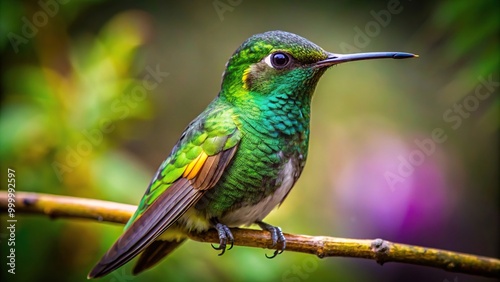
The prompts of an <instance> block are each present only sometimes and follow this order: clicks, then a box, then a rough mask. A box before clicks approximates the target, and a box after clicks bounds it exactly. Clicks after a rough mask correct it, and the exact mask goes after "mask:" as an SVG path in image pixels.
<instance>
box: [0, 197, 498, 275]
mask: <svg viewBox="0 0 500 282" xmlns="http://www.w3.org/2000/svg"><path fill="white" fill-rule="evenodd" d="M9 195H10V196H9ZM12 195H14V196H15V197H14V199H15V203H14V204H15V207H14V209H15V212H16V214H18V213H35V214H45V215H47V216H49V217H51V218H57V217H68V218H84V219H94V220H97V221H107V222H114V223H122V224H123V223H126V222H127V220H128V219H129V218H130V216H131V215H132V214H133V212H134V211H135V209H136V207H135V206H133V205H126V204H119V203H114V202H107V201H100V200H93V199H83V198H75V197H67V196H57V195H49V194H38V193H24V192H17V193H15V194H8V193H7V192H4V191H2V192H0V211H2V212H8V205H9V201H8V200H9V197H10V198H12ZM11 201H12V200H11ZM231 232H232V233H233V235H234V238H235V239H234V244H235V245H238V246H247V247H258V248H272V247H271V239H270V236H269V233H268V232H265V231H260V230H252V229H239V228H232V229H231ZM188 236H189V238H190V239H192V240H195V241H199V242H208V243H218V242H219V237H218V235H217V232H216V231H215V230H209V231H207V232H203V233H190V234H188ZM285 237H286V240H287V241H286V242H287V246H286V250H287V251H293V252H300V253H307V254H313V255H316V256H318V257H319V258H324V257H332V256H340V257H356V258H365V259H373V260H375V261H376V262H378V263H379V264H383V263H386V262H402V263H408V264H413V265H422V266H429V267H434V268H441V269H444V270H446V271H451V272H459V273H466V274H472V275H478V276H485V277H497V278H498V277H500V260H499V259H496V258H488V257H482V256H476V255H470V254H464V253H457V252H452V251H447V250H439V249H432V248H425V247H419V246H412V245H406V244H398V243H392V242H389V241H386V240H382V239H374V240H358V239H346V238H334V237H325V236H306V235H294V234H285Z"/></svg>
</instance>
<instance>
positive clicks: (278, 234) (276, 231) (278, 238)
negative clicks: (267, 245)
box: [255, 221, 286, 259]
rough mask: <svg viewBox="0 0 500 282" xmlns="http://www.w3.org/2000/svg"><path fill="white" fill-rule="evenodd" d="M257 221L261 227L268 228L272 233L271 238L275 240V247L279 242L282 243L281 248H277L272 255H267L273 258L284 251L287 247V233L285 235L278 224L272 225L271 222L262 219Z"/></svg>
mask: <svg viewBox="0 0 500 282" xmlns="http://www.w3.org/2000/svg"><path fill="white" fill-rule="evenodd" d="M255 223H256V224H257V225H259V227H260V228H262V230H267V231H269V232H270V233H271V240H272V242H273V245H272V246H273V247H275V246H276V245H277V244H278V243H281V248H277V249H276V250H275V251H274V254H273V255H272V256H268V255H266V257H267V258H269V259H272V258H274V257H276V256H277V255H279V254H281V253H283V251H284V250H285V249H286V238H285V235H283V231H281V228H279V227H277V226H272V225H271V224H267V223H265V222H262V221H257V222H255Z"/></svg>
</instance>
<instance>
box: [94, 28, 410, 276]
mask: <svg viewBox="0 0 500 282" xmlns="http://www.w3.org/2000/svg"><path fill="white" fill-rule="evenodd" d="M413 57H417V55H414V54H409V53H401V52H373V53H358V54H348V55H342V54H334V53H329V52H326V51H325V50H323V49H322V48H321V47H319V46H318V45H316V44H314V43H312V42H310V41H308V40H307V39H305V38H302V37H300V36H298V35H295V34H293V33H289V32H284V31H269V32H265V33H261V34H257V35H253V36H252V37H250V38H248V39H247V40H246V41H245V42H243V44H242V45H241V46H240V47H239V48H238V49H237V50H236V51H235V52H234V54H233V55H232V56H231V58H230V59H229V61H228V62H227V64H226V70H225V71H224V73H223V76H222V84H221V90H220V92H219V94H218V95H217V97H216V98H215V99H214V100H213V101H212V102H211V103H210V104H209V105H208V107H207V108H206V109H205V110H204V111H203V112H202V113H201V114H200V115H199V116H198V117H197V118H195V119H194V120H193V121H192V122H191V123H190V124H189V125H188V126H187V128H186V129H185V130H184V132H183V133H182V135H181V137H180V139H179V141H178V142H177V144H176V145H175V146H174V148H173V149H172V151H171V153H170V155H169V156H168V157H167V159H166V160H165V161H164V162H163V163H162V164H161V165H160V167H159V169H158V171H157V172H156V174H155V176H154V177H153V179H152V181H151V183H150V184H149V187H148V188H147V190H146V192H145V194H144V196H143V197H142V199H141V201H140V203H139V206H138V208H137V211H136V212H135V214H134V215H133V216H132V217H131V218H130V220H129V221H128V223H127V225H126V226H125V231H124V233H123V234H122V235H121V237H120V238H118V240H117V241H116V242H115V243H114V245H113V246H112V247H111V248H110V249H109V250H108V252H107V253H106V254H105V255H104V256H103V257H102V258H101V260H100V261H99V262H98V263H97V265H96V266H95V267H94V268H93V269H92V270H91V271H90V273H89V275H88V278H97V277H101V276H104V275H106V274H108V273H110V272H111V271H113V270H115V269H117V268H118V267H120V266H122V265H124V264H125V263H127V262H128V261H130V260H131V259H132V258H134V257H135V256H137V255H138V254H139V253H141V252H142V254H141V256H140V257H139V259H138V261H137V264H136V265H135V267H134V269H133V274H134V275H135V274H138V273H140V272H141V271H144V270H146V269H148V268H150V267H152V266H153V265H155V264H156V263H157V262H159V261H160V260H161V259H162V258H163V257H165V256H166V255H168V254H169V253H170V252H172V251H173V250H174V249H175V248H177V247H178V246H179V245H180V244H181V243H182V242H184V241H185V240H186V238H187V236H186V233H187V232H192V231H196V232H201V231H205V230H208V229H210V228H215V229H216V230H217V232H218V235H219V240H220V244H219V246H218V247H214V246H212V247H214V248H215V249H217V250H220V251H221V252H220V254H219V255H222V254H223V253H224V252H225V250H226V247H227V246H228V245H230V246H229V249H231V248H232V246H233V241H234V239H233V235H232V234H231V231H230V229H229V227H237V226H242V225H251V224H257V225H258V226H259V227H260V228H262V229H263V230H267V231H269V232H270V236H271V239H272V242H273V247H276V250H275V251H274V254H273V256H271V257H274V256H276V255H278V254H280V253H282V252H283V251H284V250H285V248H286V240H285V237H284V236H283V232H282V231H281V229H280V228H279V227H276V226H273V225H270V224H267V223H265V222H263V221H262V220H263V219H264V218H265V217H266V216H267V215H268V214H269V212H271V210H273V209H274V208H275V207H277V206H278V205H280V204H281V203H282V202H283V201H284V200H285V198H286V197H287V195H288V194H289V192H290V190H291V189H292V187H293V186H294V184H295V182H296V181H297V179H298V178H299V176H300V174H301V172H302V170H303V168H304V165H305V163H306V159H307V151H308V143H309V119H310V112H311V110H310V109H311V98H312V96H313V92H314V89H315V87H316V84H317V83H318V80H319V78H320V77H321V76H322V75H323V73H324V72H325V71H326V70H327V69H328V68H329V67H331V66H334V65H337V64H340V63H345V62H350V61H357V60H368V59H379V58H393V59H405V58H413Z"/></svg>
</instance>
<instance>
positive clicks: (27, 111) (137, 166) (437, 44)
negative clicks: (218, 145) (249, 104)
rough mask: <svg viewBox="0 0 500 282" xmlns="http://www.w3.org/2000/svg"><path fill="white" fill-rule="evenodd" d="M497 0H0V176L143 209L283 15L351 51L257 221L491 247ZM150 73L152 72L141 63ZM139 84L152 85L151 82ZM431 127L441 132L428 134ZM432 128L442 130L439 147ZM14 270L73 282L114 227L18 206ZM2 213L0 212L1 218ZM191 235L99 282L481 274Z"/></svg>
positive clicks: (26, 277)
mask: <svg viewBox="0 0 500 282" xmlns="http://www.w3.org/2000/svg"><path fill="white" fill-rule="evenodd" d="M499 5H500V4H499V2H498V1H495V0H491V1H476V2H473V1H465V0H458V1H456V0H455V1H452V0H446V1H395V0H391V1H266V2H264V1H245V0H215V1H214V0H209V1H208V0H207V1H189V2H188V1H186V2H181V1H178V2H172V3H166V2H163V1H147V3H146V2H139V1H102V0H91V1H60V2H57V1H55V0H47V1H43V0H42V1H40V2H38V1H15V0H3V1H1V9H0V13H1V15H0V24H1V26H0V28H1V35H2V36H1V37H0V52H1V55H2V60H1V66H2V73H1V92H2V97H1V101H2V105H1V120H0V157H1V163H2V164H1V176H2V179H1V183H2V184H1V187H2V190H3V189H6V183H7V180H6V172H7V168H14V169H15V170H16V181H17V191H33V192H43V193H53V194H60V195H70V196H79V197H89V198H97V199H104V200H110V201H116V202H124V203H130V204H137V203H138V201H139V199H140V197H141V196H142V194H143V192H144V190H145V189H146V186H147V184H148V183H149V180H150V178H151V177H152V176H153V174H154V172H155V171H156V168H157V167H158V166H159V164H160V163H161V161H162V160H163V159H164V158H165V157H166V156H167V154H168V152H170V150H171V148H172V146H173V144H174V143H175V142H176V140H177V138H178V137H179V135H180V134H181V132H182V130H183V129H184V127H185V126H186V125H187V124H188V123H189V122H190V121H191V120H192V119H193V118H194V117H195V116H196V115H197V114H198V113H200V112H201V111H202V110H203V109H204V108H205V106H206V105H207V104H208V103H209V102H210V101H211V100H212V99H213V98H214V97H215V96H216V94H217V92H218V90H219V86H220V79H221V73H222V72H223V70H224V64H225V62H226V61H227V59H228V58H229V56H230V55H231V54H232V52H233V51H234V50H235V49H236V48H237V47H238V46H239V44H241V42H243V41H244V40H245V39H246V38H247V37H249V36H250V35H252V34H255V33H260V32H263V31H267V30H275V29H282V30H286V31H290V32H294V33H297V34H299V35H302V36H304V37H306V38H308V39H310V40H312V41H314V42H316V43H317V44H319V45H320V46H322V47H323V48H325V49H326V50H329V51H332V52H338V53H346V52H366V51H406V52H414V53H417V54H419V55H420V58H419V59H412V60H404V61H395V60H378V61H364V62H355V63H349V64H343V65H340V66H337V67H334V68H332V69H331V70H329V71H328V72H327V73H326V74H325V75H324V76H323V78H322V80H321V81H320V83H319V85H318V87H317V90H316V93H315V98H314V100H313V109H312V121H311V127H312V129H311V141H310V153H309V160H308V164H307V166H306V169H305V171H304V173H303V175H302V177H301V179H300V181H299V182H298V183H297V185H296V187H295V188H294V190H293V192H292V193H291V195H290V196H289V197H288V198H287V201H286V202H285V203H284V204H283V205H282V206H281V207H280V208H279V209H278V210H276V211H274V212H273V213H272V214H271V215H270V216H269V217H268V218H267V221H268V222H270V223H273V224H276V225H279V226H281V227H282V228H283V230H285V231H286V232H290V233H298V234H309V235H325V236H338V237H352V238H377V237H381V238H384V239H388V240H391V241H396V242H401V243H408V244H416V245H423V246H428V247H437V248H443V249H449V250H454V251H460V252H467V253H473V254H478V255H485V256H492V257H497V258H498V257H499V251H498V250H499V237H500V236H499V224H498V222H499V200H498V199H499V189H498V188H499V183H498V169H499V168H498V133H499V121H500V119H499V102H500V100H499V98H498V93H499V91H498V88H499V81H500V75H499V69H498V66H499V52H498V50H499V21H500V18H499V17H498V15H499V14H500V10H499ZM153 73H155V75H153ZM144 81H146V82H147V83H148V84H147V85H148V86H150V87H148V88H150V89H146V88H145V87H144ZM433 136H434V139H432V138H433ZM438 141H439V142H438ZM17 219H18V223H17V229H16V258H17V260H16V262H17V264H16V274H15V275H14V276H13V275H10V274H8V273H6V264H5V259H6V258H5V256H6V254H7V245H6V241H5V239H6V238H7V235H8V234H7V230H6V228H5V227H2V229H1V230H0V236H1V237H0V239H1V244H0V245H1V250H2V252H1V254H2V255H1V257H0V262H1V264H0V265H1V268H0V269H1V270H2V272H1V274H0V275H1V277H2V278H1V281H85V280H86V274H87V272H88V271H89V269H90V268H91V267H92V266H93V265H94V263H96V261H97V260H98V259H99V258H100V256H101V255H102V254H103V253H104V252H105V251H106V249H107V248H108V247H109V246H110V245H111V244H112V243H113V242H114V240H115V239H116V238H117V237H118V236H119V235H120V233H121V231H122V226H120V225H114V224H103V223H97V222H94V221H85V220H67V219H57V220H51V219H49V218H46V217H43V216H36V215H21V214H18V215H17ZM1 224H2V226H5V224H6V217H5V214H2V217H1ZM216 253H217V252H215V251H214V250H212V248H211V247H210V246H209V245H208V244H201V243H197V242H187V243H186V244H184V245H183V246H182V247H180V248H179V249H178V250H177V251H176V252H175V253H174V254H173V255H171V256H170V257H168V258H167V259H166V260H165V261H163V263H161V264H160V265H159V266H157V267H156V268H154V269H153V270H151V271H148V272H145V273H144V274H142V275H140V276H137V277H134V276H131V275H130V272H131V268H132V264H131V263H129V264H127V265H126V266H125V267H123V268H121V269H119V270H118V271H116V272H114V273H113V274H110V275H109V276H107V277H105V278H103V279H102V280H103V281H115V282H124V281H160V280H164V281H193V280H194V281H324V280H330V281H439V282H441V281H443V282H444V281H450V282H451V281H453V282H455V281H460V282H461V281H490V280H488V279H484V278H478V277H474V276H468V275H460V274H454V273H448V272H445V271H442V270H436V269H429V268H424V267H418V266H411V265H403V264H394V263H388V264H386V265H384V266H379V265H377V264H376V263H375V262H374V261H369V260H361V259H350V258H326V259H322V260H320V259H317V258H315V257H313V256H310V255H304V254H296V253H292V252H285V253H284V254H282V255H281V256H279V257H277V258H275V259H273V260H268V259H266V258H265V257H264V254H265V253H269V251H266V250H262V249H253V248H245V247H235V248H234V249H233V250H231V251H229V252H227V253H226V254H225V255H224V256H222V257H218V256H217V255H216Z"/></svg>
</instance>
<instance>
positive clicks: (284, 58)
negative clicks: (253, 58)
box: [264, 52, 291, 70]
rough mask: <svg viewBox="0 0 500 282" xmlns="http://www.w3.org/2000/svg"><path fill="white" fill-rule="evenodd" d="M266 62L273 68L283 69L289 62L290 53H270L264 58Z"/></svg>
mask: <svg viewBox="0 0 500 282" xmlns="http://www.w3.org/2000/svg"><path fill="white" fill-rule="evenodd" d="M264 61H265V62H266V64H267V65H268V66H270V67H272V68H274V69H278V70H280V69H283V68H285V67H287V66H288V65H289V63H290V61H291V60H290V55H288V54H287V53H283V52H276V53H272V54H271V55H269V56H267V57H266V59H265V60H264Z"/></svg>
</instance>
